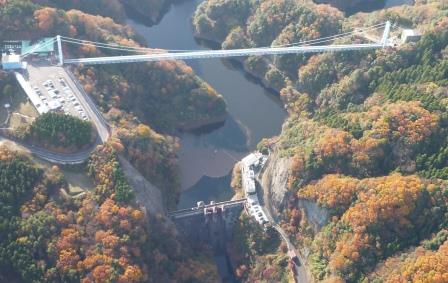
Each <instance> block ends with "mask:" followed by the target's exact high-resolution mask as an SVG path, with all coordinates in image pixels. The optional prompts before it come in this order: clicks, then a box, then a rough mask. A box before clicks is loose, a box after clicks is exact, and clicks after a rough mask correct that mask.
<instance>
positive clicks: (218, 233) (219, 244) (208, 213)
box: [168, 199, 246, 254]
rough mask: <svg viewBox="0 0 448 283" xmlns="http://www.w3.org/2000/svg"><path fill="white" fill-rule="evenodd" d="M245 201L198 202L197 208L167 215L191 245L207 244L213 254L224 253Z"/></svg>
mask: <svg viewBox="0 0 448 283" xmlns="http://www.w3.org/2000/svg"><path fill="white" fill-rule="evenodd" d="M245 201H246V200H245V199H241V200H235V201H225V202H221V203H213V202H211V203H210V204H208V205H205V204H204V203H203V202H198V206H197V207H193V208H191V209H182V210H178V211H174V212H171V213H169V214H168V216H169V217H170V218H171V219H172V220H173V222H174V223H175V224H176V226H177V228H178V230H179V232H181V234H182V235H184V236H185V237H186V238H187V239H188V240H189V241H191V242H192V243H193V244H197V245H201V244H204V243H207V244H209V245H210V246H211V247H212V248H213V250H214V252H215V253H217V254H219V253H222V252H224V251H225V246H226V243H227V241H228V240H230V239H232V235H233V226H234V225H235V223H236V221H237V219H238V218H239V215H240V213H241V211H242V210H243V207H244V203H245Z"/></svg>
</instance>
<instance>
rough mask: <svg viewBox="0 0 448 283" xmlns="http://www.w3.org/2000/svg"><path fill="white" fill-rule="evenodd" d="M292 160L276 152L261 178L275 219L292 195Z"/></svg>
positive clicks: (270, 158)
mask: <svg viewBox="0 0 448 283" xmlns="http://www.w3.org/2000/svg"><path fill="white" fill-rule="evenodd" d="M289 166H290V160H289V159H288V158H286V157H280V154H279V152H278V151H277V150H275V151H274V152H273V153H272V154H271V155H270V156H269V159H268V161H267V163H266V165H265V169H264V171H263V174H262V176H261V182H262V185H263V188H265V196H264V199H265V200H270V201H267V202H266V205H268V206H270V211H271V213H273V216H274V217H278V216H279V214H280V212H281V211H282V210H283V209H284V208H285V205H286V203H287V201H288V198H289V195H290V193H289V192H288V177H289Z"/></svg>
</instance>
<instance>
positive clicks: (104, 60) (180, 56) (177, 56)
mask: <svg viewBox="0 0 448 283" xmlns="http://www.w3.org/2000/svg"><path fill="white" fill-rule="evenodd" d="M384 46H385V45H384V44H383V43H369V44H343V45H327V46H292V47H274V48H249V49H233V50H207V51H191V52H181V53H169V52H166V53H162V52H160V53H153V54H147V55H128V56H112V57H97V58H80V59H64V64H84V65H97V64H119V63H132V62H150V61H163V60H188V59H201V58H223V57H238V56H254V55H284V54H297V53H317V52H337V51H347V50H369V49H376V48H382V47H384Z"/></svg>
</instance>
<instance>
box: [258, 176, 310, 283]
mask: <svg viewBox="0 0 448 283" xmlns="http://www.w3.org/2000/svg"><path fill="white" fill-rule="evenodd" d="M255 177H256V180H257V183H258V184H259V185H260V188H261V190H262V191H263V194H264V192H265V189H264V188H263V185H262V182H261V180H260V178H259V175H258V174H257V175H256V176H255ZM268 201H269V200H268ZM268 204H269V203H266V201H265V198H264V197H263V202H262V203H260V205H261V207H262V209H263V211H264V213H265V214H266V216H267V217H268V219H269V222H271V223H273V226H272V227H273V228H274V229H275V230H276V231H277V232H278V233H279V234H280V236H281V237H282V239H283V241H285V243H286V246H287V247H288V251H289V252H292V253H293V254H295V255H297V257H298V258H299V261H300V266H297V265H295V269H296V276H295V278H294V279H295V282H296V283H308V282H312V281H311V278H310V274H309V272H308V270H307V268H306V267H305V265H304V263H305V260H304V259H303V257H302V254H301V253H300V252H298V251H297V250H296V248H295V247H294V245H293V244H292V243H291V240H290V239H289V236H288V234H287V233H286V232H285V230H283V229H282V227H280V225H278V223H277V221H276V220H275V219H274V217H272V213H271V210H270V209H271V205H268Z"/></svg>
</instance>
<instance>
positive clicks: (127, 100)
mask: <svg viewBox="0 0 448 283" xmlns="http://www.w3.org/2000/svg"><path fill="white" fill-rule="evenodd" d="M98 2H101V3H103V4H104V5H99V6H88V7H87V6H86V3H87V1H66V2H64V1H29V0H17V1H16V0H14V1H0V25H1V26H2V28H1V29H0V40H6V39H7V40H14V39H37V38H41V37H44V36H49V35H53V34H63V35H66V36H71V37H77V38H81V39H88V40H96V41H103V42H110V43H113V42H117V43H120V44H127V45H134V46H137V45H143V43H142V42H140V40H139V39H138V36H136V35H135V33H134V32H133V31H132V30H131V29H130V28H129V27H127V26H125V25H122V24H121V20H122V19H121V18H120V13H121V12H119V13H117V15H115V14H113V13H115V12H116V11H118V10H114V7H113V5H114V3H118V2H116V1H98ZM122 2H123V3H124V2H129V3H130V5H133V4H132V3H131V2H135V3H134V4H135V5H142V6H141V7H143V6H144V5H148V4H144V3H143V1H138V3H137V1H122ZM120 3H121V2H120ZM148 3H149V1H148ZM151 5H152V4H151ZM139 7H140V6H139ZM147 7H149V6H147ZM154 7H155V6H154ZM76 8H78V9H82V10H83V11H80V10H74V9H76ZM65 9H67V10H65ZM95 9H97V10H95ZM139 9H140V8H139ZM120 10H121V8H120ZM156 10H157V9H154V10H153V11H152V12H155V11H156ZM98 11H99V12H98ZM97 12H98V13H100V14H102V15H107V16H112V17H113V18H114V19H112V18H107V17H102V16H94V15H90V14H87V13H95V14H96V13H97ZM142 12H143V11H142ZM152 12H151V13H152ZM19 18H20V19H21V20H20V21H17V19H19ZM115 20H116V21H115ZM64 52H66V53H67V54H68V55H73V56H75V55H79V54H85V55H89V54H100V53H101V51H100V50H92V49H91V48H89V46H79V48H73V49H67V50H64ZM105 54H106V53H105ZM137 72H138V74H139V75H138V76H136V75H135V74H136V73H137ZM74 73H75V74H76V75H77V76H78V79H79V81H80V82H81V83H82V84H83V86H84V87H85V89H86V91H87V92H88V93H89V94H91V95H92V98H93V99H94V100H95V102H96V104H97V105H99V107H100V109H101V110H102V111H103V113H106V118H107V119H108V121H109V123H110V125H111V126H112V128H113V130H114V132H113V137H112V139H111V140H110V143H108V144H106V145H104V146H102V147H99V148H97V150H96V151H95V152H94V153H93V154H92V156H91V159H90V160H89V162H88V164H87V166H86V168H85V169H83V167H82V166H81V169H82V170H84V173H83V174H86V175H88V176H90V178H91V179H92V180H93V183H94V189H93V190H92V191H86V192H85V194H81V196H80V197H76V198H67V196H66V194H63V193H61V191H64V190H68V185H67V183H66V181H65V180H64V176H63V173H62V171H63V170H61V169H60V168H58V167H57V166H54V167H52V168H49V169H36V170H37V171H36V172H37V173H29V174H28V175H26V174H25V172H24V173H23V174H22V173H21V174H22V175H23V176H24V178H28V179H26V180H25V179H24V181H20V180H19V179H17V178H18V177H17V178H15V177H16V176H21V175H19V174H18V172H16V171H10V170H13V169H14V170H15V167H14V168H13V167H12V166H16V167H17V166H21V165H20V164H21V163H19V165H16V163H13V165H10V161H9V159H8V160H6V159H5V160H4V161H2V163H1V164H2V165H1V168H2V170H3V168H5V170H8V171H7V172H5V173H3V171H2V173H1V174H4V176H8V180H10V181H11V182H12V184H11V185H13V186H14V185H16V184H15V183H16V182H17V186H18V187H17V188H16V187H12V189H14V190H11V191H17V193H16V194H14V195H13V194H11V192H10V191H7V192H5V193H4V194H2V195H4V196H5V202H7V203H5V205H4V206H3V207H5V208H8V207H12V206H13V205H17V207H14V209H13V210H11V211H13V213H14V215H12V216H11V217H9V218H8V219H7V220H4V219H2V225H1V227H2V229H3V227H5V229H6V230H5V232H4V234H3V231H2V235H1V241H2V250H1V253H2V254H1V259H2V262H1V263H0V281H1V282H4V281H13V280H15V281H19V282H167V281H169V280H174V281H175V282H213V281H215V280H216V279H217V277H218V274H217V270H216V267H215V266H214V265H213V264H212V263H211V262H212V259H211V256H212V255H211V253H210V252H209V251H208V250H207V249H201V250H192V249H191V247H190V246H189V245H188V244H187V243H185V242H183V241H181V239H180V238H179V235H178V234H177V231H176V230H175V227H173V226H172V223H167V222H166V220H165V217H164V216H162V215H159V214H154V215H152V214H147V213H146V210H145V209H144V208H143V207H141V206H140V204H138V203H137V201H136V199H135V196H134V193H133V189H132V188H131V187H130V185H129V184H128V183H127V181H126V179H125V178H124V175H123V173H122V170H121V167H120V164H119V162H118V157H117V154H123V155H125V156H126V157H128V158H129V159H130V161H131V162H132V163H134V165H135V166H136V167H137V168H138V169H139V170H141V172H142V173H143V174H144V175H145V177H146V178H148V180H149V181H152V182H154V183H156V184H157V185H158V186H159V187H160V190H161V191H162V193H163V197H164V199H165V200H166V205H167V206H168V205H170V206H173V205H174V204H175V202H176V201H177V196H178V190H179V184H178V181H177V178H176V177H177V176H178V172H177V158H176V151H177V149H178V145H177V142H176V138H175V137H173V136H171V134H172V133H173V132H175V131H176V130H177V129H183V128H185V129H186V128H190V127H196V126H201V125H203V124H208V123H210V122H215V121H218V120H219V121H220V120H223V119H225V117H226V106H225V103H224V100H223V99H222V97H221V96H220V95H219V94H218V93H216V91H214V90H213V89H212V88H211V87H210V86H209V85H208V84H206V83H205V82H204V81H202V80H201V79H199V78H198V77H197V76H195V74H194V73H193V72H192V70H191V68H190V67H188V66H187V65H185V64H184V63H182V62H168V63H167V64H158V63H148V64H141V65H140V66H131V65H129V66H127V65H123V66H120V68H118V67H110V68H109V67H106V68H102V67H98V68H83V67H80V68H77V69H75V70H74ZM10 79H11V77H10V76H8V75H6V74H5V73H3V72H2V73H0V86H1V87H2V90H3V89H5V88H6V89H7V90H8V89H10V87H9V86H8V85H9V82H10ZM14 91H16V90H14V89H12V90H11V92H14ZM3 94H4V93H2V95H3ZM157 105H159V106H157ZM161 109H162V110H163V111H160V110H161ZM56 115H57V114H48V115H45V116H41V117H39V118H38V120H36V122H35V123H36V124H35V125H34V126H33V127H34V130H32V131H30V135H31V132H32V134H33V137H32V139H33V141H34V140H36V138H35V137H34V135H39V136H41V138H42V139H43V142H48V143H50V142H55V143H56V144H57V145H60V144H62V143H64V144H66V145H67V144H79V145H80V144H83V142H84V141H86V140H90V139H88V138H87V135H90V134H91V133H89V134H88V133H87V131H84V130H86V129H87V127H85V125H84V124H82V123H79V121H77V120H73V118H71V117H59V116H57V117H56ZM83 123H84V122H83ZM134 125H135V129H134ZM89 129H91V126H90V124H89ZM130 129H134V130H130ZM79 130H81V131H82V132H83V133H85V135H81V136H82V137H83V138H81V139H79V137H81V136H80V135H79V133H77V135H76V137H75V136H74V135H73V133H74V132H75V131H79ZM44 133H49V134H48V135H45V136H44ZM92 137H93V136H92ZM49 139H51V141H50V140H49ZM2 152H3V151H2ZM5 154H6V153H5ZM8 156H21V155H19V154H18V153H16V152H11V153H8ZM20 158H22V157H20ZM23 158H24V159H26V160H28V158H27V157H23ZM26 164H27V167H26V168H30V170H31V172H34V171H32V170H34V168H38V167H39V168H40V167H41V166H40V165H39V166H38V165H37V164H34V163H33V162H32V161H30V160H28V161H26ZM18 170H21V171H24V170H25V169H23V168H22V167H19V169H18ZM26 170H28V169H26ZM32 174H35V175H36V176H37V177H34V175H32ZM161 174H167V176H173V178H171V177H170V178H164V177H163V176H161ZM2 176H3V175H2ZM9 176H14V177H12V178H11V179H9ZM2 180H3V179H2ZM22 183H23V184H24V186H25V187H22V186H21V184H22ZM2 185H3V184H2ZM8 185H9V184H8ZM1 188H3V189H5V188H7V187H6V186H1ZM61 189H62V190H61ZM8 190H9V188H8ZM2 202H3V201H2ZM2 204H3V203H2ZM11 209H12V208H11ZM3 223H4V224H5V225H3ZM3 235H5V237H3Z"/></svg>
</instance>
